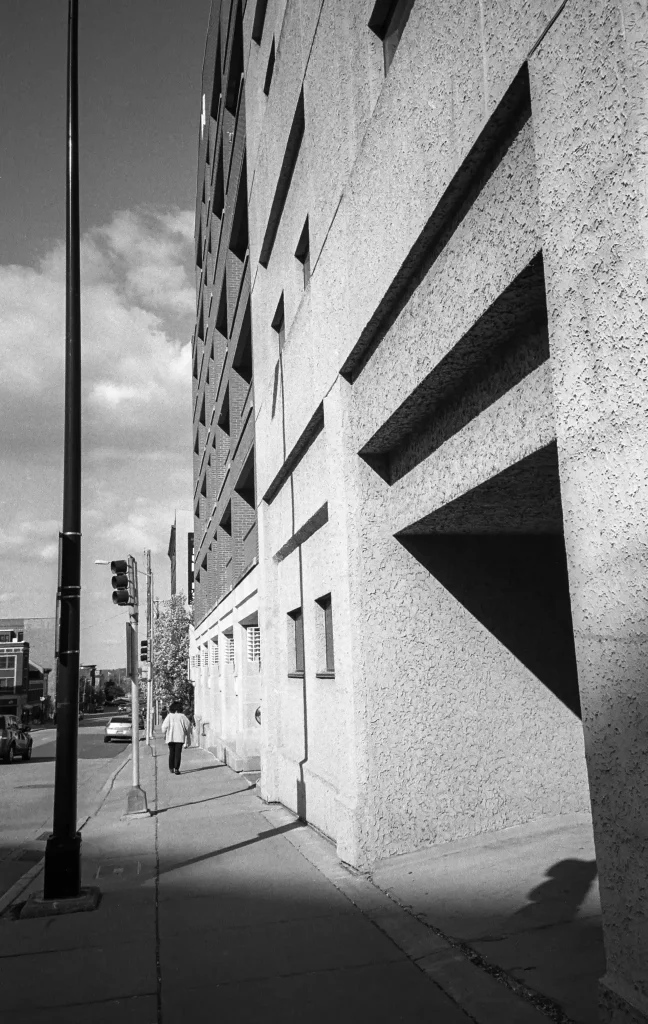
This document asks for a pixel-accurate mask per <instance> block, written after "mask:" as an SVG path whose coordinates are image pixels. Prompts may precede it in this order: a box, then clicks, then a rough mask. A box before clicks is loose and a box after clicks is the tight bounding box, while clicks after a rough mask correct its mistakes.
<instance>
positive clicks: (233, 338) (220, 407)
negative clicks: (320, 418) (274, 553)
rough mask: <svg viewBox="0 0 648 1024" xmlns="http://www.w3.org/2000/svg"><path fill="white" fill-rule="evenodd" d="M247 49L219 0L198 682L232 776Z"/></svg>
mask: <svg viewBox="0 0 648 1024" xmlns="http://www.w3.org/2000/svg"><path fill="white" fill-rule="evenodd" d="M230 14H231V17H230ZM243 44H244V40H243V22H242V10H241V8H240V7H237V8H232V10H231V12H230V10H229V8H227V9H225V8H222V9H221V8H220V5H219V4H214V5H213V9H212V20H211V24H210V27H209V33H208V41H207V48H206V53H205V64H204V69H203V95H202V111H201V121H200V139H199V158H198V191H197V201H196V285H197V288H196V296H197V318H196V329H195V334H194V338H193V432H194V449H193V450H194V577H195V580H194V598H193V610H194V627H193V631H192V637H191V655H190V662H191V664H190V678H191V681H192V682H193V684H194V687H195V717H196V726H197V733H198V736H199V739H200V743H201V744H202V745H204V746H206V747H209V748H211V749H212V750H214V751H215V752H216V753H217V754H218V756H219V757H221V758H223V759H224V760H226V761H227V763H228V764H229V765H230V766H231V767H232V768H234V770H235V771H244V770H248V769H258V767H259V764H260V759H259V742H260V729H259V724H258V722H257V720H256V717H255V713H256V711H257V709H258V707H259V700H260V634H259V619H258V595H257V588H258V578H257V577H258V570H257V563H258V557H257V550H258V541H257V522H256V512H255V508H256V487H255V440H254V391H253V387H252V334H251V319H250V283H251V278H250V259H249V240H248V216H247V202H248V176H247V154H246V127H245V125H246V112H245V91H244V89H243V78H242V73H243V62H244V50H243Z"/></svg>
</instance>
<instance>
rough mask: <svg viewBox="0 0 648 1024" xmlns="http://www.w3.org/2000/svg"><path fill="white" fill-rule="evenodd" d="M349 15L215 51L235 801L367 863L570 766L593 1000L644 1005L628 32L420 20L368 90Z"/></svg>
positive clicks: (636, 224)
mask: <svg viewBox="0 0 648 1024" xmlns="http://www.w3.org/2000/svg"><path fill="white" fill-rule="evenodd" d="M351 6H352V7H353V9H352V10H350V9H349V8H350V7H351ZM372 8H373V3H372V2H369V0H367V2H363V3H361V4H356V5H348V4H342V3H341V2H335V0H324V2H323V3H320V0H306V2H302V3H300V4H297V3H294V2H291V0H288V2H287V3H278V4H274V5H273V4H272V2H270V3H269V5H268V16H267V24H266V29H265V31H264V36H263V38H262V40H261V43H260V45H257V44H255V43H249V44H248V47H247V51H246V52H247V61H248V63H247V68H246V90H247V99H246V104H247V105H246V109H247V111H248V159H249V174H248V180H249V183H250V184H249V193H250V247H251V265H252V280H251V295H252V322H253V336H254V352H255V370H254V389H255V396H256V406H255V416H256V438H257V467H258V472H257V476H258V494H259V498H262V496H263V495H264V494H266V493H269V494H270V495H271V497H270V498H269V500H268V501H267V502H263V501H262V502H261V504H260V507H259V538H260V540H259V544H260V566H259V570H260V573H259V588H260V595H259V601H260V603H259V614H260V620H261V625H262V630H263V636H264V652H265V653H264V656H266V659H267V660H266V662H265V665H264V676H265V678H264V690H263V695H264V696H263V699H264V712H263V728H262V737H263V740H262V746H263V775H262V789H263V793H264V795H265V796H266V798H267V799H270V800H280V801H282V802H284V803H286V804H287V805H288V806H290V807H292V808H293V809H294V810H296V811H298V813H300V814H301V815H302V816H304V817H306V818H308V820H310V821H312V822H313V823H314V824H316V825H318V826H319V827H320V828H322V829H323V830H324V831H326V832H327V833H328V834H329V835H331V836H333V837H334V838H335V839H336V841H337V845H338V851H339V853H340V856H341V857H343V858H344V859H346V860H348V861H350V862H352V863H354V864H356V865H361V866H364V867H366V866H368V865H370V864H371V863H372V861H374V860H375V859H377V858H382V857H386V856H389V855H390V854H394V853H401V852H406V851H409V850H414V849H417V848H419V847H423V846H426V845H431V844H434V843H438V842H443V841H445V840H450V839H455V838H458V837H460V836H467V835H471V834H476V833H480V832H487V831H489V830H494V829H498V828H501V827H504V826H507V825H514V824H517V823H521V822H524V821H528V820H530V819H532V818H537V817H540V816H542V815H544V814H551V815H553V814H557V813H558V814H559V813H566V812H571V811H580V810H585V809H587V808H588V806H589V789H588V779H589V783H590V785H591V786H592V796H593V807H594V813H595V830H596V842H597V855H598V858H599V867H600V870H601V881H602V895H603V903H604V914H605V928H606V944H607V951H608V958H609V973H608V977H607V979H606V981H605V984H604V987H603V1000H604V1005H605V1013H606V1014H607V1018H606V1019H610V1020H612V1019H615V1020H616V1019H619V1020H629V1019H630V1012H631V1011H629V1010H627V1007H628V1006H634V1007H635V1008H637V1007H638V1008H639V1009H638V1010H637V1013H639V1012H645V1009H646V1005H648V1004H647V1003H646V999H647V998H648V988H647V987H646V986H647V984H648V982H647V977H646V971H645V964H646V963H648V956H647V955H646V954H647V953H648V949H647V948H646V946H647V945H648V932H647V930H646V923H645V921H646V907H645V880H644V877H645V870H644V866H645V856H646V847H645V843H646V840H645V827H644V820H645V811H644V807H643V804H644V803H645V800H644V801H643V802H642V799H641V797H642V795H644V791H645V769H644V765H645V763H646V756H645V755H646V749H645V742H646V741H645V732H646V730H645V719H646V713H645V712H646V709H645V708H644V705H643V696H642V694H643V691H644V690H645V687H643V686H642V681H641V667H642V665H643V661H642V654H643V653H644V649H645V645H646V637H645V628H644V627H645V619H646V596H647V595H646V593H645V587H644V584H643V578H642V566H643V560H644V553H645V552H644V549H645V543H644V540H645V538H644V531H643V527H642V523H643V521H644V519H645V516H642V510H643V506H644V504H645V499H646V497H647V495H646V494H644V491H645V489H646V473H645V464H646V461H645V455H646V451H645V448H646V444H645V440H646V439H645V437H644V434H645V427H644V420H645V394H646V393H647V392H646V387H645V383H646V382H645V380H644V377H645V362H646V361H645V358H644V353H643V346H644V338H645V334H646V332H645V309H646V302H645V291H646V267H645V241H644V240H645V237H646V232H645V220H646V196H645V186H644V184H643V182H644V181H645V170H646V168H645V151H646V143H645V139H646V138H647V137H648V135H647V134H646V124H645V117H646V110H645V95H646V88H645V87H646V81H645V66H646V65H645V38H646V14H645V11H644V7H643V6H642V5H640V4H638V3H631V2H630V0H627V2H626V0H608V2H607V3H603V2H602V0H588V2H586V3H581V4H572V3H571V2H569V3H568V4H567V5H566V7H565V8H564V10H562V12H559V15H558V19H557V21H556V22H555V24H554V25H553V26H550V25H549V19H550V18H551V17H552V16H553V15H554V14H555V13H556V12H557V11H558V8H559V5H558V4H557V3H556V0H534V2H531V3H526V2H521V0H520V2H519V3H514V4H513V5H511V4H510V3H508V4H503V3H500V2H499V0H485V2H483V3H469V4H466V3H465V2H460V0H456V2H451V3H448V4H445V5H444V7H443V11H442V12H440V10H439V8H438V6H435V5H430V4H426V3H423V2H418V3H415V4H414V7H413V10H412V13H411V16H410V19H409V22H408V24H407V27H406V29H405V32H404V34H403V37H402V39H401V41H400V43H399V46H398V49H397V51H396V55H395V58H394V61H393V63H392V65H391V67H390V69H389V72H388V74H387V75H386V76H385V75H384V72H383V66H382V52H381V46H380V42H379V41H378V40H377V38H376V36H375V35H373V34H372V33H371V32H370V31H369V30H368V28H367V23H368V20H369V16H370V13H371V10H372ZM246 19H247V20H246V24H249V19H248V15H246ZM547 28H548V32H547V34H546V36H545V35H543V33H544V32H545V29H547ZM273 38H274V41H275V47H276V55H277V63H276V67H275V72H274V76H273V81H272V86H271V89H270V93H269V95H268V96H267V97H266V96H265V95H264V94H263V91H262V84H263V81H264V77H265V71H266V67H267V60H268V55H269V52H270V46H271V43H272V39H273ZM527 60H528V67H529V74H530V82H531V95H530V99H527V101H525V102H527V103H528V109H527V108H526V107H525V110H526V114H525V116H522V115H519V117H518V119H517V120H516V119H515V118H514V117H513V115H512V114H511V108H510V106H507V103H508V100H506V99H505V98H506V97H507V96H510V95H511V89H513V87H514V83H518V84H517V85H516V86H515V88H518V87H519V89H521V90H522V91H524V88H525V85H524V82H525V81H526V79H525V75H526V72H525V71H524V68H525V66H526V65H525V62H526V61H527ZM521 69H522V71H521ZM520 83H522V84H521V85H520ZM302 94H303V99H304V117H305V132H304V137H303V140H302V142H301V146H300V149H299V154H298V156H297V159H296V162H295V166H294V171H293V177H292V181H291V184H290V189H289V191H288V194H287V197H286V201H285V205H284V207H283V210H282V213H281V218H280V221H279V224H278V229H277V233H276V238H275V241H274V246H273V250H272V253H271V255H270V258H269V260H267V261H265V262H266V263H267V266H266V265H264V266H261V265H260V264H259V262H258V261H259V255H260V252H261V246H262V244H263V240H264V238H265V237H266V231H267V225H268V220H269V217H270V212H271V208H272V204H273V198H274V197H275V195H276V189H277V182H278V178H279V174H280V168H281V166H282V162H283V161H284V155H285V151H286V144H287V139H288V135H289V131H290V127H291V124H292V123H293V118H294V114H295V110H296V109H297V105H298V102H299V98H300V95H302ZM516 116H517V115H516ZM507 118H508V120H507ZM494 124H496V125H497V126H498V127H497V133H498V134H497V139H496V141H495V142H492V150H491V151H490V156H489V157H488V160H487V159H486V157H483V158H482V157H480V159H482V163H481V164H479V161H478V160H477V158H475V157H474V156H471V155H470V154H471V152H473V147H475V146H477V147H479V146H481V145H486V143H484V141H483V140H484V139H485V138H487V137H488V132H489V131H493V132H495V129H494V128H493V125H494ZM493 137H494V136H493ZM489 145H491V143H489ZM461 175H463V176H464V177H463V179H462V181H463V184H461V185H460V186H459V185H457V181H458V180H459V179H460V177H461ZM452 188H457V189H459V190H460V192H461V194H460V195H459V193H457V195H459V198H456V196H455V199H454V200H452V202H454V203H455V205H454V207H451V204H450V200H448V194H449V190H451V189H452ZM461 189H463V191H461ZM444 204H446V206H445V207H444ZM448 204H450V205H448ZM442 209H446V211H447V212H446V213H445V214H444V217H445V219H444V220H443V224H442V229H441V228H439V235H438V238H437V239H436V242H435V244H436V250H435V255H434V258H432V257H431V256H429V253H428V256H429V259H428V258H427V257H426V258H423V256H421V257H420V258H418V257H417V259H418V263H416V260H415V259H414V257H412V256H411V252H412V251H413V247H415V244H416V243H417V239H419V236H420V235H421V232H423V231H424V230H427V229H428V226H429V224H430V222H431V220H432V219H433V217H434V216H435V214H436V212H437V211H438V210H442ZM448 211H449V212H448ZM306 217H308V222H309V230H310V242H311V271H312V276H311V279H310V282H309V283H308V285H307V286H306V287H304V282H303V276H302V272H301V266H300V265H299V264H298V261H297V260H296V259H295V255H294V253H295V248H296V245H297V241H298V239H299V236H300V234H301V231H302V228H303V225H304V222H305V220H306ZM426 259H427V262H426ZM407 260H409V261H410V263H409V264H407V263H406V261H407ZM415 264H416V265H415ZM403 266H405V271H403V270H402V268H403ZM407 274H410V275H411V277H412V282H413V283H412V284H411V285H410V286H409V291H407V289H406V286H405V285H404V284H403V288H404V289H405V290H404V291H403V294H402V295H401V296H400V298H399V299H398V302H396V300H394V309H393V311H392V312H390V313H389V315H387V313H385V312H384V311H383V313H382V314H380V315H379V314H378V313H377V310H379V307H380V304H381V302H382V300H383V297H384V296H385V295H386V294H387V293H388V292H389V290H390V289H392V288H393V287H394V286H395V282H398V281H405V278H406V276H407ZM507 296H508V299H507V301H506V302H505V301H504V299H505V298H506V297H507ZM282 297H283V304H284V310H285V344H284V345H283V348H282V350H281V351H280V348H279V339H278V335H277V333H276V331H273V329H272V321H273V317H274V316H275V311H276V310H277V307H278V304H279V302H280V299H281V298H282ZM385 308H387V307H385ZM381 317H382V320H381ZM371 324H373V326H374V328H375V337H374V343H375V344H374V348H373V350H372V351H369V352H368V353H367V356H366V358H364V359H363V360H360V361H356V363H354V364H353V365H354V370H353V372H349V371H348V370H347V369H345V372H344V376H341V373H340V371H341V370H342V368H343V367H347V365H348V361H349V359H350V358H351V356H352V355H353V354H354V352H355V351H356V347H357V346H358V344H359V341H360V340H361V339H362V338H363V337H364V335H365V332H366V330H367V327H368V325H371ZM494 353H496V358H495V356H494ZM354 358H355V356H354ZM498 374H499V376H498ZM507 374H508V376H507ZM503 381H508V383H506V386H504V384H503ZM322 416H323V426H322V425H321V417H322ZM318 417H319V419H318ZM316 421H317V423H318V424H319V426H317V427H315V428H314V427H313V423H315V422H316ZM403 424H405V426H403ZM408 424H409V425H408ZM435 431H436V433H435ZM322 509H325V510H326V511H325V514H324V513H322ZM563 530H564V541H563ZM644 575H645V574H644ZM329 592H330V593H331V595H332V603H333V621H334V634H335V677H334V678H320V677H318V674H317V644H318V640H317V629H318V624H317V623H318V620H317V614H318V612H317V608H318V606H317V599H318V598H319V597H321V596H322V595H323V594H326V593H329ZM299 607H301V608H302V610H303V614H304V650H305V664H304V674H303V677H301V676H299V677H296V676H295V675H294V674H291V658H292V650H291V644H292V640H291V635H290V623H289V612H291V611H293V610H294V609H296V608H299ZM572 618H573V622H572ZM574 638H575V648H574ZM577 684H579V685H577ZM579 688H580V704H579ZM580 705H582V713H583V724H584V727H585V731H584V737H585V743H584V742H583V726H582V724H581V722H580V720H579V718H578V717H577V712H578V710H579V706H580ZM585 750H586V752H587V759H588V769H589V776H588V773H587V771H586V760H585V756H584V754H585ZM632 1012H634V1011H632ZM615 1014H616V1016H615ZM624 1014H625V1016H624ZM638 1019H639V1018H638Z"/></svg>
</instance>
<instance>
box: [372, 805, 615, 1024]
mask: <svg viewBox="0 0 648 1024" xmlns="http://www.w3.org/2000/svg"><path fill="white" fill-rule="evenodd" d="M372 877H373V880H374V881H375V883H376V884H377V885H378V886H380V888H381V889H383V890H384V891H385V892H389V893H390V894H391V895H392V896H393V897H394V898H395V899H397V900H398V902H399V903H400V904H401V905H402V906H404V907H406V908H407V909H408V910H410V911H411V913H413V914H414V915H416V916H417V917H418V918H419V919H420V920H422V921H424V922H425V923H426V924H428V925H430V926H431V927H433V928H436V929H438V930H440V931H441V932H442V933H443V934H445V935H447V936H449V937H450V938H451V939H452V940H454V941H456V942H458V943H465V944H466V945H467V946H469V947H470V948H471V949H473V950H475V951H476V953H477V954H479V955H480V956H482V957H483V958H484V960H485V962H487V963H488V964H490V965H494V966H495V967H499V968H501V969H502V970H503V971H505V972H507V974H508V975H509V976H510V978H511V979H512V980H513V982H514V983H520V984H521V985H523V986H525V987H526V988H528V989H529V990H530V991H531V992H535V993H537V994H538V996H539V997H540V998H541V999H543V998H544V999H547V1000H550V1001H553V1002H554V1003H556V1004H558V1006H559V1008H560V1009H561V1010H562V1011H563V1013H564V1014H566V1016H567V1017H568V1018H569V1019H570V1020H572V1021H575V1022H579V1024H595V1022H596V1021H597V1020H598V1008H597V991H598V986H597V981H598V978H599V977H601V976H602V974H603V973H604V971H605V957H604V950H603V938H602V930H601V923H600V903H599V893H598V884H597V877H596V859H595V854H594V842H593V837H592V826H591V819H590V818H589V816H588V815H586V814H569V815H561V816H557V817H549V818H542V819H539V820H537V821H534V822H530V823H528V824H526V825H521V826H516V827H514V828H509V829H503V830H501V831H500V832H495V833H489V834H487V835H482V836H474V837H471V838H469V839H462V840H458V841H457V842H452V843H444V844H443V845H441V846H437V847H433V848H430V849H427V850H421V851H419V852H417V853H413V854H405V855H403V856H400V857H393V858H391V859H389V860H387V861H383V862H381V863H379V864H378V865H377V866H376V867H375V869H374V872H373V876H372Z"/></svg>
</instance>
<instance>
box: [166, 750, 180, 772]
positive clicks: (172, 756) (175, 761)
mask: <svg viewBox="0 0 648 1024" xmlns="http://www.w3.org/2000/svg"><path fill="white" fill-rule="evenodd" d="M181 757H182V743H169V768H170V770H171V771H172V772H173V771H176V770H177V769H178V768H179V767H180V758H181Z"/></svg>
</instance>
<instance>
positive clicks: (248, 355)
mask: <svg viewBox="0 0 648 1024" xmlns="http://www.w3.org/2000/svg"><path fill="white" fill-rule="evenodd" d="M232 366H233V368H234V369H235V370H236V372H237V373H238V375H239V377H242V378H243V380H244V381H245V383H246V384H251V383H252V324H251V317H250V303H249V302H248V304H247V306H246V308H245V313H244V315H243V323H242V324H241V331H240V333H239V340H238V344H237V346H236V352H235V353H234V358H233V360H232Z"/></svg>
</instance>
